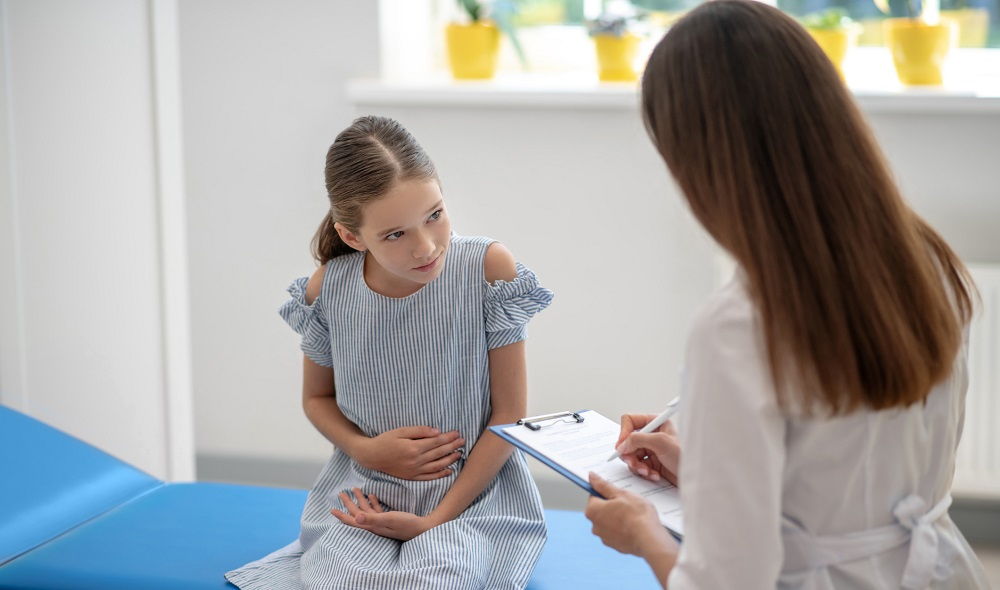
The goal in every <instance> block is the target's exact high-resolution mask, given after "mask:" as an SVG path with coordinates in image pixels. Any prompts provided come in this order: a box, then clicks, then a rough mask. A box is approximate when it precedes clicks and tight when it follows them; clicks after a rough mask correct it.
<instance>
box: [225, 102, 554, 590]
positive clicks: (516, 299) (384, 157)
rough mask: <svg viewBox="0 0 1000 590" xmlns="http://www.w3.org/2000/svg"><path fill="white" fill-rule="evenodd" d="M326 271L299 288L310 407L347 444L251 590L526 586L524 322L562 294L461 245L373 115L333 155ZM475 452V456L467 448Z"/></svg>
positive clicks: (541, 532)
mask: <svg viewBox="0 0 1000 590" xmlns="http://www.w3.org/2000/svg"><path fill="white" fill-rule="evenodd" d="M326 188H327V192H328V195H329V198H330V211H329V213H327V215H326V218H325V219H324V220H323V223H322V225H321V226H320V228H319V231H318V232H317V234H316V237H315V238H314V241H313V249H314V255H315V257H316V259H317V260H318V261H319V263H320V264H321V267H320V268H319V270H317V271H316V273H315V274H314V275H313V276H312V277H311V278H309V279H306V278H305V277H303V278H301V279H298V280H297V281H295V282H294V283H292V286H291V287H290V288H289V292H290V293H291V294H292V299H291V300H289V301H288V302H287V303H285V305H284V306H282V308H281V315H282V317H283V318H284V319H285V320H286V321H287V322H288V323H289V324H290V325H291V326H292V328H293V329H295V331H296V332H298V333H299V334H301V335H302V350H303V352H304V353H305V358H304V360H303V363H304V380H303V381H304V384H303V406H304V409H305V413H306V415H307V417H308V418H309V420H310V421H311V422H312V423H313V425H315V426H316V428H317V429H318V430H319V431H320V433H321V434H323V435H324V436H325V437H326V438H327V439H329V440H330V442H332V443H333V444H334V445H335V447H336V448H335V450H334V453H333V456H332V457H331V458H330V461H329V462H328V463H327V465H326V467H325V468H324V470H323V472H322V473H321V474H320V476H319V479H318V481H317V482H316V485H315V487H314V488H313V490H312V491H311V492H310V494H309V497H308V500H307V501H306V506H305V510H304V511H303V514H302V523H301V524H302V529H301V534H300V536H299V539H298V540H297V541H295V542H294V543H292V544H291V545H289V546H287V547H285V548H284V549H281V550H279V551H277V552H275V553H273V554H271V555H268V556H267V557H265V558H263V559H261V560H259V561H256V562H254V563H251V564H248V565H246V566H244V567H242V568H240V569H238V570H235V571H232V572H229V573H228V574H227V575H226V576H227V578H228V579H229V580H230V581H231V582H233V583H234V584H236V585H237V586H239V587H240V588H267V589H273V588H281V589H284V588H324V589H325V588H338V589H339V588H351V589H363V588H407V589H419V588H433V589H440V588H456V589H458V588H462V589H465V588H470V589H471V588H523V587H524V586H525V585H526V584H527V582H528V577H529V576H530V574H531V571H532V569H533V568H534V564H535V562H536V560H537V558H538V555H539V553H540V551H541V548H542V545H543V543H544V541H545V525H544V521H543V517H542V508H541V502H540V499H539V495H538V490H537V488H536V487H535V485H534V482H533V481H532V479H531V477H530V475H529V473H528V469H527V466H526V464H525V461H524V458H523V455H521V454H520V453H519V452H518V453H514V454H513V455H511V453H510V450H509V445H506V444H505V443H504V442H503V441H501V440H500V439H499V438H497V437H496V436H495V435H493V434H489V433H488V434H485V435H484V434H483V433H484V429H485V428H486V426H488V425H490V424H501V423H509V422H513V421H516V420H517V419H519V418H521V417H522V416H524V414H525V405H526V389H527V385H526V373H525V356H524V338H525V324H527V322H528V320H529V319H530V318H531V317H532V316H533V315H534V314H535V313H537V312H538V311H540V310H542V309H544V308H545V307H547V306H548V304H549V302H550V301H551V299H552V293H551V292H550V291H548V290H547V289H545V288H543V287H541V286H539V284H538V280H537V279H536V278H535V275H534V274H532V272H531V271H530V270H528V269H527V268H525V267H524V266H522V265H520V264H515V262H514V258H513V256H512V255H511V254H510V252H509V251H508V250H507V249H506V248H504V247H503V246H502V245H500V244H498V243H495V242H493V241H492V240H490V239H487V238H468V237H458V236H455V235H453V234H452V232H451V225H450V222H449V220H448V213H447V209H446V208H445V205H444V199H443V198H442V196H441V188H440V183H439V181H438V177H437V172H436V171H435V169H434V165H433V164H432V163H431V161H430V159H429V158H428V157H427V155H426V154H425V153H424V151H423V149H422V148H421V147H420V146H419V145H418V144H417V142H416V140H415V139H414V138H413V137H412V136H411V135H410V134H409V133H408V132H407V131H406V130H405V129H403V127H402V126H400V125H399V123H397V122H395V121H393V120H391V119H387V118H383V117H362V118H360V119H357V120H356V121H354V123H353V124H352V125H351V126H350V127H348V128H347V129H346V130H344V131H343V132H342V133H341V134H340V135H338V136H337V139H336V141H335V142H334V143H333V145H332V146H331V147H330V150H329V152H328V153H327V159H326ZM464 450H468V451H469V452H468V456H467V457H466V454H465V453H464Z"/></svg>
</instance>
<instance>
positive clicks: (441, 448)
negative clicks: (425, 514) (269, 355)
mask: <svg viewBox="0 0 1000 590" xmlns="http://www.w3.org/2000/svg"><path fill="white" fill-rule="evenodd" d="M302 368H303V376H304V378H303V383H302V408H303V410H304V411H305V414H306V417H307V418H309V421H310V422H312V425H313V426H315V427H316V430H318V431H319V432H320V434H322V435H323V436H324V437H326V439H327V440H328V441H330V442H331V443H333V444H334V445H335V446H336V447H337V448H339V449H341V450H343V451H344V452H345V453H347V454H348V456H350V457H351V458H352V459H354V460H355V461H357V462H358V463H359V464H360V465H361V466H362V467H366V468H368V469H374V470H376V471H382V472H384V473H388V474H389V475H393V476H395V477H399V478H402V479H413V480H419V481H425V480H430V479H439V478H442V477H446V476H448V475H451V469H449V468H448V466H449V465H451V464H452V463H454V462H455V461H457V460H458V458H459V457H460V455H459V454H458V453H457V452H455V451H456V450H457V449H459V448H461V446H462V445H464V444H465V439H463V438H462V437H460V436H459V434H458V431H455V430H453V431H451V432H444V433H442V432H441V431H439V430H438V429H437V428H432V427H430V426H404V427H402V428H396V429H393V430H389V431H387V432H383V433H382V434H380V435H378V436H376V437H369V436H367V435H366V434H365V433H364V432H362V431H361V429H360V428H358V427H357V425H356V424H354V423H353V422H351V421H350V420H348V419H347V416H344V413H343V412H341V411H340V407H339V406H338V405H337V398H336V397H335V395H334V386H333V371H331V370H330V369H329V368H327V367H323V366H321V365H318V364H316V363H315V362H313V361H312V360H311V359H310V358H309V357H305V360H304V361H303V367H302Z"/></svg>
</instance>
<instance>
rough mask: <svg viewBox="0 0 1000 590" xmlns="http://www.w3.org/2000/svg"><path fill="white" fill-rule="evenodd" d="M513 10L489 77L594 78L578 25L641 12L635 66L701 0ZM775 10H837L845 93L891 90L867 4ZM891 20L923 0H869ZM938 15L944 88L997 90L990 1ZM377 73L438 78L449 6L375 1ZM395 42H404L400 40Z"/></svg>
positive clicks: (546, 1)
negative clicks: (841, 20) (948, 47)
mask: <svg viewBox="0 0 1000 590" xmlns="http://www.w3.org/2000/svg"><path fill="white" fill-rule="evenodd" d="M494 1H496V2H505V3H506V4H507V6H513V8H514V10H515V13H514V16H513V19H512V20H513V22H514V24H515V25H516V31H517V37H518V39H519V41H520V45H521V46H522V48H523V50H524V54H525V55H526V57H527V66H526V67H525V66H523V65H522V62H521V60H520V59H519V58H518V55H517V52H515V51H514V48H513V44H512V43H511V42H510V41H509V40H508V39H503V40H502V41H501V50H500V58H499V68H498V77H500V78H506V79H508V80H510V79H519V80H544V81H545V83H547V84H554V85H558V84H560V81H561V80H567V81H569V80H573V81H576V82H580V81H583V80H587V81H589V82H590V83H593V82H596V75H595V72H596V67H597V66H596V57H595V50H594V45H593V42H592V40H591V39H590V37H589V36H588V34H587V29H586V26H585V24H586V22H587V21H588V20H589V19H593V18H594V17H596V16H597V15H598V14H600V12H601V11H602V9H603V8H605V7H607V6H609V4H610V5H617V7H619V8H620V7H621V6H622V5H623V4H625V5H631V6H632V7H634V8H636V9H638V10H640V11H642V12H644V13H645V18H642V19H641V20H639V21H637V22H636V27H637V29H638V30H639V32H640V33H641V35H642V42H641V44H640V47H639V50H638V56H637V58H636V62H637V63H636V65H637V67H638V68H639V69H641V66H642V64H643V63H644V62H645V59H646V58H647V57H648V55H649V52H650V51H651V50H652V48H653V46H654V45H655V44H656V42H657V41H659V39H660V38H661V37H662V35H663V34H664V32H666V30H667V29H668V28H669V26H670V24H671V23H672V22H674V21H676V19H678V18H679V17H680V16H682V15H683V14H684V13H685V12H686V11H688V10H690V9H691V8H693V7H694V6H697V5H698V4H699V3H700V1H701V0H632V1H631V2H628V1H627V0H494ZM775 1H776V3H777V6H778V8H780V9H782V10H784V11H785V12H787V13H789V14H791V15H792V16H795V17H796V18H800V19H801V18H804V17H807V16H809V15H811V14H815V13H819V12H822V11H825V10H827V9H830V8H839V9H841V10H843V11H844V12H845V13H846V14H847V15H848V16H849V17H850V18H852V19H854V20H855V21H856V22H857V23H859V25H860V31H861V32H860V35H859V38H858V45H859V47H857V48H855V49H853V50H852V51H851V52H849V53H848V57H847V59H846V60H845V63H844V73H845V78H846V80H847V82H848V84H849V85H850V86H852V87H853V88H855V89H859V88H860V89H872V90H890V89H897V90H898V89H899V87H900V84H899V82H898V81H897V79H896V75H895V71H894V70H893V66H892V61H891V56H890V55H889V53H888V51H886V50H885V47H884V43H883V39H882V21H883V20H884V19H885V18H886V16H885V15H884V14H882V13H881V12H880V11H879V9H878V8H877V7H876V5H875V2H874V0H775ZM879 1H884V2H887V3H888V5H889V7H890V8H891V9H892V12H893V14H894V15H902V14H904V13H905V10H906V7H907V6H908V5H909V4H907V3H916V5H917V7H919V5H920V2H922V1H924V0H879ZM931 1H934V0H931ZM937 1H938V2H940V10H941V15H942V17H944V18H949V19H953V20H954V21H955V22H956V24H957V27H958V29H959V38H958V46H959V47H958V48H957V50H955V51H953V52H952V54H951V55H950V57H949V59H948V61H947V64H948V66H947V68H948V69H946V78H945V83H946V86H947V88H948V89H954V90H959V91H970V90H971V91H974V93H979V94H982V93H983V92H984V91H985V92H986V93H998V92H1000V0H937ZM380 10H381V16H380V18H381V20H382V36H383V41H382V53H383V77H386V78H389V79H399V78H410V79H415V80H422V81H427V80H431V79H437V80H442V81H443V80H448V79H450V76H449V75H448V73H447V72H448V63H447V57H446V50H445V47H444V34H443V31H444V28H445V25H446V24H447V23H448V22H451V21H455V20H461V19H462V17H463V12H462V10H461V8H460V6H459V2H458V0H381V2H380ZM404 41H405V42H404Z"/></svg>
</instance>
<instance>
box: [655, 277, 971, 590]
mask: <svg viewBox="0 0 1000 590" xmlns="http://www.w3.org/2000/svg"><path fill="white" fill-rule="evenodd" d="M743 276H744V275H743V273H742V272H739V271H738V272H737V275H736V277H734V279H733V280H732V281H730V283H729V284H728V285H726V286H725V287H723V288H722V289H720V290H719V291H718V292H717V293H716V294H715V295H714V296H713V297H712V298H711V299H710V300H709V301H708V303H707V304H706V305H705V307H704V308H703V309H702V311H701V312H700V313H699V315H698V317H697V319H696V320H695V322H694V325H693V328H692V330H691V334H690V337H689V340H688V348H687V359H686V365H685V371H684V372H685V378H684V379H683V381H684V384H683V386H682V393H681V400H682V401H681V404H682V408H681V412H680V417H679V431H680V434H679V436H680V442H681V450H682V451H681V452H682V454H681V467H680V492H681V501H682V504H683V506H684V532H685V535H684V542H683V543H682V545H681V550H680V555H679V557H678V561H677V564H676V566H675V567H674V569H673V571H672V572H671V574H670V578H669V586H668V587H669V588H670V590H688V589H692V588H697V589H700V590H715V589H718V590H729V589H734V590H736V589H738V590H755V589H765V588H768V589H770V588H800V589H808V590H821V589H822V590H827V589H833V588H838V589H842V588H850V589H852V590H853V589H858V590H864V589H875V588H878V589H888V588H893V589H895V588H900V587H901V582H902V578H903V572H904V567H905V565H906V563H907V560H908V556H909V552H910V546H911V541H910V532H909V531H908V530H906V529H903V528H902V527H900V526H898V523H897V520H896V518H895V517H894V516H893V509H894V508H896V507H897V506H898V505H899V504H901V503H902V502H900V501H901V500H903V499H904V498H906V497H907V496H910V495H916V496H918V497H919V498H910V500H912V501H916V502H917V504H918V505H919V504H921V502H920V499H922V500H923V502H924V503H926V505H925V506H923V509H929V508H930V507H931V506H933V505H935V504H937V503H938V502H939V501H941V500H942V499H945V500H947V498H949V490H950V488H951V482H952V476H953V473H954V466H955V449H956V447H957V445H958V441H959V437H960V435H961V431H962V421H963V418H964V407H965V393H966V389H967V385H968V377H967V367H966V364H967V359H966V350H965V347H964V346H963V348H962V350H961V352H960V353H959V355H958V357H957V359H956V361H955V365H954V368H953V371H952V375H951V376H950V377H949V378H948V379H947V380H946V381H945V382H943V383H941V384H939V385H938V386H937V387H935V388H934V390H933V392H932V393H931V394H930V396H929V397H928V399H927V403H926V405H924V404H920V403H918V404H914V405H912V406H910V407H909V408H906V409H893V410H888V411H881V412H871V411H859V412H856V413H853V414H851V415H849V416H842V417H836V418H832V419H829V418H828V419H824V418H813V419H805V418H798V417H790V415H789V413H788V412H782V411H779V409H778V407H777V404H776V402H775V394H774V385H773V382H772V380H771V378H770V373H769V370H768V365H767V360H766V354H765V351H764V345H763V336H762V332H761V330H760V328H759V326H758V325H757V324H756V316H755V309H754V306H753V304H752V303H751V302H750V299H749V297H748V295H747V291H746V288H745V282H744V279H743ZM918 507H919V506H918ZM920 514H923V511H920ZM914 516H919V514H916V515H914ZM928 520H930V519H928ZM783 527H785V528H786V529H787V528H792V529H795V530H797V532H798V533H799V534H802V535H804V536H806V537H810V536H817V535H822V536H833V537H830V538H834V540H835V541H836V543H834V546H837V543H842V542H845V541H846V545H843V544H841V545H839V546H841V547H844V546H846V547H850V546H852V545H855V543H853V540H852V538H850V537H848V538H847V539H844V538H842V535H846V534H849V533H856V532H859V531H867V530H869V529H873V528H876V527H883V530H885V529H894V528H895V529H900V531H902V533H904V534H905V540H904V541H903V542H902V543H901V544H898V545H897V546H896V547H895V548H892V549H889V550H885V551H881V552H878V553H876V554H874V555H870V556H869V557H865V558H861V559H856V560H854V561H851V562H849V563H841V564H836V565H830V566H820V567H811V568H808V569H805V570H801V569H800V570H799V571H796V572H791V571H787V570H788V569H789V563H788V561H789V560H786V553H788V554H789V555H792V554H794V553H795V549H798V548H799V545H800V544H799V543H797V542H796V543H795V544H793V545H790V550H788V551H786V550H785V548H784V547H783V543H784V542H788V539H787V538H785V539H783V536H785V537H788V536H789V535H788V533H787V531H785V532H784V533H783ZM920 533H921V536H922V537H923V538H924V540H923V541H922V543H920V544H918V545H919V547H918V550H915V556H914V560H913V561H914V563H915V564H917V565H914V566H911V569H914V570H919V569H923V570H926V571H929V572H930V574H929V575H924V578H925V579H926V578H927V577H930V578H931V579H930V581H929V582H925V583H921V584H917V585H916V586H917V587H921V588H961V589H963V590H965V589H978V588H988V587H989V585H988V582H987V581H986V576H985V573H984V572H983V568H982V565H981V564H980V563H979V561H978V559H977V558H976V557H975V555H974V554H973V552H972V550H971V549H970V548H969V546H968V544H967V543H966V541H965V539H964V538H963V537H962V535H961V533H960V532H959V531H958V529H957V528H956V527H955V525H954V523H952V521H951V519H950V518H949V517H948V516H947V514H945V515H944V516H942V517H940V518H937V519H936V520H934V521H933V522H927V523H926V526H924V527H923V528H922V529H921V531H920ZM916 536H917V535H914V537H916ZM835 553H836V552H835ZM834 561H836V559H835V560H834ZM916 573H917V574H919V572H916ZM912 575H914V572H911V576H912ZM918 577H919V575H918Z"/></svg>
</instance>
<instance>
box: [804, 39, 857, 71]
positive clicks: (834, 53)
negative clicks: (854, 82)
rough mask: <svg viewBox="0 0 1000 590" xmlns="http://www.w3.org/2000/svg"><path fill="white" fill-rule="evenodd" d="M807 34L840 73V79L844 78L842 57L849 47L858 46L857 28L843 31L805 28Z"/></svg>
mask: <svg viewBox="0 0 1000 590" xmlns="http://www.w3.org/2000/svg"><path fill="white" fill-rule="evenodd" d="M806 30H807V31H809V34H810V35H811V36H812V38H813V39H814V40H815V41H816V43H817V44H818V45H819V46H820V48H822V49H823V53H825V54H826V56H827V57H828V58H830V61H831V62H833V65H834V67H836V68H837V72H839V73H840V77H841V78H843V77H844V70H843V64H844V56H846V55H847V52H848V51H849V50H850V48H851V47H854V46H856V45H857V44H858V33H859V30H858V28H857V27H849V28H843V29H812V28H807V29H806Z"/></svg>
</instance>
